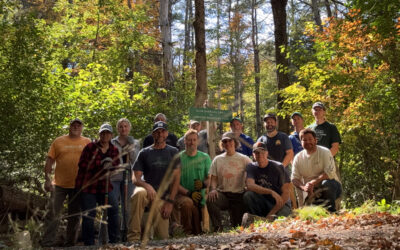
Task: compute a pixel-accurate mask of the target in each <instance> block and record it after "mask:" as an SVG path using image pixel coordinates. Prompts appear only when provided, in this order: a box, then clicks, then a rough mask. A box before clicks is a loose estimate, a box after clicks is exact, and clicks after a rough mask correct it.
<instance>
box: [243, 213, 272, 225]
mask: <svg viewBox="0 0 400 250" xmlns="http://www.w3.org/2000/svg"><path fill="white" fill-rule="evenodd" d="M266 220H267V218H265V217H260V216H257V215H255V214H250V213H245V214H244V215H243V218H242V227H249V226H250V225H251V224H253V223H254V222H255V221H266Z"/></svg>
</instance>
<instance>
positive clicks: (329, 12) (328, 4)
mask: <svg viewBox="0 0 400 250" xmlns="http://www.w3.org/2000/svg"><path fill="white" fill-rule="evenodd" d="M324 2H325V8H326V15H327V16H328V17H332V10H331V4H330V3H329V0H325V1H324Z"/></svg>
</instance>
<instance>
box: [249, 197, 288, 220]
mask: <svg viewBox="0 0 400 250" xmlns="http://www.w3.org/2000/svg"><path fill="white" fill-rule="evenodd" d="M243 201H244V204H245V205H246V207H247V211H249V213H251V214H255V215H257V216H261V217H265V216H267V215H268V213H269V212H270V211H271V210H272V208H273V207H274V206H275V203H276V202H275V199H274V198H273V197H272V196H271V195H268V194H258V193H255V192H253V191H247V192H246V193H244V195H243ZM290 213H291V208H290V205H289V204H288V203H287V202H286V203H285V205H284V206H283V207H282V208H281V209H280V210H279V211H278V212H277V213H276V216H288V215H289V214H290Z"/></svg>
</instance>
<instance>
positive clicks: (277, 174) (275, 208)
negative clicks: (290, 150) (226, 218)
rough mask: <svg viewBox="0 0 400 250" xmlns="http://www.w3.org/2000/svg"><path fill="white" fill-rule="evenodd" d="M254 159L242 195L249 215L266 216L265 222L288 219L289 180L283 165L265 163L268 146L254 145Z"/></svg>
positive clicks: (249, 166) (248, 168) (272, 162)
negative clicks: (281, 218) (245, 189)
mask: <svg viewBox="0 0 400 250" xmlns="http://www.w3.org/2000/svg"><path fill="white" fill-rule="evenodd" d="M253 157H254V159H255V160H256V162H253V163H250V164H248V165H247V168H246V173H247V177H246V186H247V192H246V193H245V194H244V196H243V200H244V202H245V204H246V206H247V209H248V212H249V213H250V214H253V215H257V216H261V217H264V218H265V217H266V219H267V220H268V221H272V220H274V219H275V218H276V217H277V216H288V215H289V214H290V213H291V208H290V202H289V188H290V179H289V176H288V174H287V173H286V171H285V170H284V167H283V165H282V164H281V163H280V162H277V161H273V160H268V149H267V145H266V144H265V143H263V142H256V143H255V144H254V146H253ZM246 216H248V215H245V216H244V217H246Z"/></svg>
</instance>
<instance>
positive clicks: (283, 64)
mask: <svg viewBox="0 0 400 250" xmlns="http://www.w3.org/2000/svg"><path fill="white" fill-rule="evenodd" d="M286 5H287V0H271V6H272V14H273V17H274V26H275V31H274V36H275V59H276V66H277V71H276V75H277V81H278V90H281V89H284V88H286V87H288V86H289V76H288V74H287V73H286V71H287V68H288V66H289V62H288V60H287V59H286V57H285V52H281V47H283V48H284V49H285V51H286V48H287V32H286ZM283 99H284V98H283V97H282V96H281V95H280V94H278V110H280V109H282V103H283ZM278 122H279V130H281V131H283V132H285V133H287V134H288V133H289V118H287V117H283V118H282V117H280V116H279V117H278Z"/></svg>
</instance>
